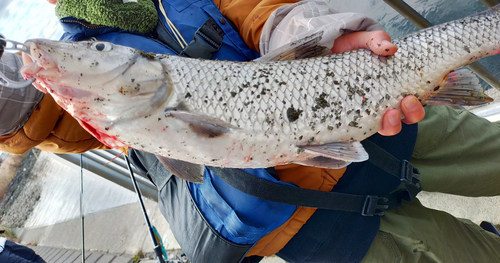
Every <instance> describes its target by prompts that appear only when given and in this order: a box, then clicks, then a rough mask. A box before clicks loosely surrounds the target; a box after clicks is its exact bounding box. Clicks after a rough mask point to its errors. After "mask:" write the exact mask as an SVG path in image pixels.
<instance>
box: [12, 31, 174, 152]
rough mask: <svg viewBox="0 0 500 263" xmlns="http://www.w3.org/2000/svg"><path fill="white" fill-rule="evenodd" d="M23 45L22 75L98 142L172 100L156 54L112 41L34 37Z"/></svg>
mask: <svg viewBox="0 0 500 263" xmlns="http://www.w3.org/2000/svg"><path fill="white" fill-rule="evenodd" d="M25 45H27V46H29V48H30V55H29V58H26V56H24V57H25V66H24V67H23V68H22V69H21V73H22V74H23V76H24V77H25V78H35V79H36V81H35V82H34V86H35V87H36V88H37V89H39V90H40V91H42V92H45V93H48V94H50V95H51V96H52V97H53V98H54V100H55V101H56V103H57V104H59V106H61V107H62V108H63V109H65V110H66V111H67V112H68V113H70V114H71V115H72V116H73V117H75V119H77V120H78V121H79V122H80V124H81V125H82V126H84V127H85V128H86V129H87V130H88V131H89V132H90V131H91V133H92V134H93V135H94V136H96V134H97V136H96V137H98V138H99V137H103V136H105V135H109V130H110V127H111V126H112V125H113V123H115V122H117V121H120V119H124V118H125V119H126V118H129V119H130V118H140V117H143V116H144V115H146V116H147V115H148V114H151V111H153V110H155V109H158V108H159V107H161V106H162V104H163V102H164V101H166V100H167V99H168V98H169V97H171V96H170V95H171V94H172V92H171V91H172V90H171V87H170V86H169V85H167V84H165V83H166V81H167V80H166V79H167V78H166V72H165V70H164V69H163V66H162V65H161V62H160V60H159V59H157V58H156V57H155V55H151V54H147V53H145V52H142V51H139V50H136V49H132V48H129V47H125V46H120V45H115V44H112V43H108V42H95V41H85V42H60V41H51V40H44V39H43V40H42V39H35V40H28V41H26V43H25ZM101 141H102V140H101ZM107 144H108V146H109V143H107ZM120 147H122V146H120Z"/></svg>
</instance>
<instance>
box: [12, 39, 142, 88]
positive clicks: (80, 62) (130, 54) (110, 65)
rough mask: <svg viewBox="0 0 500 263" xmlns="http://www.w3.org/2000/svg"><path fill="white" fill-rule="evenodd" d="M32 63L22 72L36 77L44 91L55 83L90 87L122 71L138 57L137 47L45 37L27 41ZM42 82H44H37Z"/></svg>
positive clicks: (104, 81) (108, 80) (110, 78)
mask: <svg viewBox="0 0 500 263" xmlns="http://www.w3.org/2000/svg"><path fill="white" fill-rule="evenodd" d="M25 45H27V46H28V47H29V49H30V53H31V55H30V58H31V61H32V63H27V65H26V66H25V67H24V68H23V70H22V73H23V74H24V75H25V77H35V78H36V79H37V80H40V81H38V82H41V81H43V82H46V83H45V84H47V85H38V86H37V88H40V89H41V91H43V92H51V88H52V87H55V86H68V87H72V86H74V85H77V86H80V87H78V89H80V90H89V89H91V88H93V87H94V86H96V85H99V84H104V83H108V82H110V81H112V80H113V79H115V78H117V77H118V76H120V75H121V74H123V73H124V72H125V71H126V70H127V69H128V68H129V67H130V66H131V65H133V64H134V63H135V62H136V60H137V58H138V57H139V56H140V55H139V52H138V51H137V50H134V49H131V48H128V47H124V46H119V45H114V44H112V43H108V42H92V41H84V42H60V41H51V40H45V39H34V40H28V41H27V42H26V43H25ZM40 84H43V83H40Z"/></svg>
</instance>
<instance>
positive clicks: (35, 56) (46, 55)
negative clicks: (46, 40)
mask: <svg viewBox="0 0 500 263" xmlns="http://www.w3.org/2000/svg"><path fill="white" fill-rule="evenodd" d="M29 47H30V52H31V59H32V60H33V61H34V62H35V63H36V64H37V65H38V66H40V67H42V68H43V69H54V68H57V64H56V62H55V60H54V59H53V58H52V56H51V55H50V49H51V47H48V48H47V50H45V49H44V48H43V47H41V46H40V45H38V44H37V43H35V42H30V43H29Z"/></svg>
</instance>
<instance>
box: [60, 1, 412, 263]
mask: <svg viewBox="0 0 500 263" xmlns="http://www.w3.org/2000/svg"><path fill="white" fill-rule="evenodd" d="M154 2H155V4H156V5H157V9H158V2H157V1H154ZM162 3H163V7H164V8H165V12H166V13H167V15H168V17H169V19H170V20H171V21H172V23H173V24H175V26H176V27H177V29H178V30H179V32H180V33H181V34H182V35H183V37H184V39H186V41H187V42H190V41H191V40H192V39H193V35H194V34H195V32H196V31H197V30H198V28H199V27H200V26H201V25H202V24H203V23H205V21H207V19H209V18H210V17H212V18H213V19H214V21H216V23H217V24H218V25H219V26H220V27H221V28H222V29H223V31H224V33H225V35H224V38H223V41H222V47H221V48H220V50H219V52H217V53H215V54H214V55H213V59H219V60H232V61H248V60H252V59H255V58H257V57H258V53H257V52H255V51H253V50H251V49H250V48H248V47H247V46H246V45H245V43H244V42H243V40H242V39H241V37H240V36H239V34H238V32H236V31H235V30H234V29H233V28H232V27H231V25H230V23H229V22H224V21H225V18H224V17H223V16H222V15H221V14H220V12H219V10H218V9H217V7H216V6H215V4H214V3H213V1H212V0H170V1H162ZM158 15H159V17H160V23H159V25H158V26H160V27H165V28H168V27H166V24H165V18H164V17H163V15H162V13H161V12H160V11H159V10H158ZM61 22H62V25H63V27H64V29H65V31H66V33H65V34H64V35H63V37H62V40H65V41H78V40H85V39H89V38H96V39H98V40H102V41H108V42H112V43H115V44H120V45H124V46H130V47H133V48H136V49H140V50H144V51H146V52H154V53H160V54H175V53H176V52H175V51H174V50H173V49H171V48H169V47H168V46H167V45H165V43H162V42H160V41H159V40H157V39H156V38H155V37H156V36H157V35H155V34H156V32H154V33H152V34H150V35H142V34H138V33H137V32H129V31H125V30H121V29H119V28H109V27H98V28H94V27H88V26H86V23H85V21H78V20H75V19H74V18H63V19H61ZM416 131H417V126H416V125H412V126H406V125H405V126H404V128H403V131H402V132H401V133H400V134H399V135H397V136H394V137H388V138H385V137H383V136H379V135H374V136H372V137H370V138H369V139H370V140H373V141H375V142H376V143H377V144H378V145H379V146H381V147H382V148H384V149H386V150H387V151H388V152H390V153H391V154H392V155H394V156H395V157H397V158H399V159H406V160H409V159H410V158H411V154H412V152H413V146H414V144H415V140H416ZM142 155H143V154H139V156H141V158H143V157H142ZM141 158H136V165H137V166H140V164H139V163H140V162H145V163H148V164H147V166H148V167H147V169H144V171H145V172H148V173H154V172H161V173H163V174H166V173H168V171H165V169H164V167H161V164H160V165H158V163H157V162H155V161H154V156H147V157H144V159H141ZM151 163H153V164H154V165H153V164H151ZM150 165H151V166H150ZM145 166H146V165H145ZM150 167H155V168H154V169H156V170H155V171H151V170H149V169H150ZM244 171H245V172H247V173H250V174H252V175H255V176H257V177H259V178H262V179H265V180H268V181H271V182H275V183H277V184H287V183H284V182H280V181H279V180H278V179H277V178H275V177H273V175H272V174H270V173H268V172H267V171H266V170H265V169H245V170H244ZM165 177H166V176H165ZM166 178H167V179H165V180H168V182H166V183H165V185H167V184H170V185H169V186H168V187H165V185H157V186H158V188H159V190H161V191H167V192H166V193H165V192H161V193H162V194H164V195H167V196H163V197H162V198H160V199H161V200H162V201H161V202H160V210H162V213H163V214H164V216H165V217H166V218H167V219H168V218H170V219H172V220H171V221H170V222H169V223H170V225H171V226H172V230H173V231H174V234H176V233H178V235H176V238H177V239H178V241H179V243H180V244H181V247H182V248H183V249H184V251H185V252H186V253H187V254H188V257H190V258H191V259H192V260H193V259H196V260H197V261H200V262H202V260H203V259H204V256H205V255H207V254H210V255H211V256H213V255H218V258H219V259H220V260H223V258H224V257H223V256H224V255H226V254H231V253H230V252H229V251H228V250H231V249H234V250H235V251H236V250H238V252H237V253H241V255H239V256H235V255H231V258H232V259H234V258H240V257H244V254H245V253H246V252H245V251H246V250H247V249H248V250H249V249H250V248H251V247H252V246H253V244H255V243H256V242H258V241H259V240H260V239H261V238H262V237H264V236H265V235H267V234H268V233H269V232H271V231H273V230H274V229H276V228H277V227H279V226H281V225H282V224H283V223H284V222H286V221H287V220H288V219H289V218H290V217H291V215H292V214H293V213H294V211H295V210H296V208H297V207H296V206H294V205H286V204H281V203H275V202H271V201H267V200H262V199H259V198H256V197H253V196H250V195H248V194H245V193H243V192H240V191H239V190H237V189H235V188H233V187H232V186H230V185H228V184H227V183H226V182H225V181H224V180H222V179H221V178H220V177H218V176H217V175H215V174H213V173H212V172H211V171H210V170H208V169H206V172H205V183H204V184H192V183H186V185H187V188H188V189H189V191H184V190H182V191H181V190H179V189H182V187H183V186H182V184H181V183H180V182H179V180H177V179H175V180H174V179H171V177H166ZM399 184H400V181H399V180H398V179H397V178H395V177H393V176H392V175H389V174H387V173H385V172H384V171H382V170H380V169H378V168H377V167H375V166H373V165H372V164H370V163H368V162H364V163H358V164H353V165H350V166H349V167H348V169H347V171H346V173H345V175H344V176H343V177H342V178H341V179H340V181H339V183H338V185H337V186H335V187H334V189H333V191H336V192H337V191H338V192H343V193H351V194H388V193H390V192H392V191H394V190H395V189H396V188H397V187H398V186H399ZM289 185H293V184H289ZM185 192H189V193H190V195H191V198H192V200H193V201H194V203H195V204H196V207H195V208H192V207H190V206H189V204H187V203H188V201H185V200H187V199H185V196H184V195H185V194H184V193H185ZM177 194H179V195H183V198H184V199H182V200H184V201H183V203H182V204H181V203H179V202H180V201H179V200H181V198H178V197H175V196H176V195H177ZM166 199H167V200H166ZM188 199H189V198H188ZM165 200H166V201H165ZM167 204H169V205H171V206H172V209H174V208H175V209H181V210H182V211H180V212H179V213H181V214H182V215H175V213H177V212H176V211H175V210H174V211H170V210H169V207H165V206H166V205H167ZM179 207H180V208H179ZM193 209H194V210H196V211H201V217H202V218H203V220H198V221H197V222H198V223H197V224H201V223H200V222H209V223H210V226H209V228H210V229H213V231H216V232H217V234H216V236H217V237H215V238H214V239H213V240H214V241H213V242H204V241H200V240H193V237H194V236H196V238H198V237H197V235H198V234H199V233H202V232H203V233H204V234H207V233H210V231H211V230H205V229H203V227H202V226H199V225H196V226H194V225H190V224H188V223H186V222H176V221H175V220H176V219H177V218H179V216H180V217H181V218H184V217H189V216H191V217H194V215H193V214H196V213H195V212H193V211H192V210H193ZM186 211H188V212H186ZM178 221H181V220H180V219H178ZM379 223H380V218H379V217H378V216H374V217H366V216H362V215H360V214H357V213H351V212H343V211H331V210H318V211H316V212H315V214H314V215H313V216H312V217H311V219H310V220H309V221H308V222H307V223H306V224H305V225H304V227H303V228H302V229H301V230H300V231H299V233H297V235H296V236H295V237H294V238H292V240H291V241H290V242H289V243H288V244H287V245H286V246H285V248H284V249H282V251H280V253H278V254H279V255H280V256H281V257H283V258H285V259H286V260H288V261H293V262H308V261H309V262H315V261H324V259H325V258H328V259H329V260H335V262H357V261H360V260H361V259H362V258H363V257H364V255H365V254H366V252H367V251H368V248H369V247H370V245H371V243H372V242H373V239H374V238H375V235H376V233H377V230H378V227H379ZM177 225H180V226H179V227H178V229H176V226H177ZM188 228H192V229H189V230H188ZM195 230H196V231H198V232H199V233H198V232H197V233H198V234H197V233H192V232H193V231H195ZM177 231H178V232H177ZM207 231H208V232H207ZM186 232H189V233H186ZM220 236H222V237H223V238H224V239H226V241H222V242H221V244H222V245H221V246H227V247H226V248H225V249H224V250H225V251H224V252H220V251H202V250H204V249H206V250H215V249H216V248H214V247H213V246H214V245H213V244H214V242H217V238H220ZM314 236H315V237H316V238H314ZM347 237H349V238H347ZM196 242H198V243H196ZM210 244H212V245H210ZM205 245H207V246H208V247H210V248H208V247H204V246H205ZM325 245H328V247H323V249H322V247H321V246H325ZM200 246H201V247H200ZM191 250H196V251H191ZM235 253H236V252H235ZM233 254H234V253H233ZM212 259H213V258H212ZM322 259H323V260H322ZM205 260H208V259H205ZM223 261H224V260H223ZM223 261H221V262H223ZM206 262H210V261H206ZM213 262H215V261H213ZM224 262H226V261H224ZM227 262H229V261H227Z"/></svg>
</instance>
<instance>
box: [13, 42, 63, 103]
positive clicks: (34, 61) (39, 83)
mask: <svg viewBox="0 0 500 263" xmlns="http://www.w3.org/2000/svg"><path fill="white" fill-rule="evenodd" d="M25 44H26V45H27V46H29V48H30V53H31V54H26V53H23V56H22V57H23V62H24V66H23V67H22V68H21V70H20V71H21V74H22V75H23V77H24V78H26V79H30V78H35V79H36V81H35V82H34V86H35V87H36V88H37V89H39V90H40V91H42V92H45V93H46V92H47V91H49V90H48V86H47V82H53V81H55V80H57V79H58V77H59V76H60V75H59V68H58V67H57V64H56V62H55V60H54V59H53V58H52V56H51V55H50V54H49V52H47V51H46V50H44V49H42V48H40V47H39V46H38V45H37V44H36V43H35V42H26V43H25Z"/></svg>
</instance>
